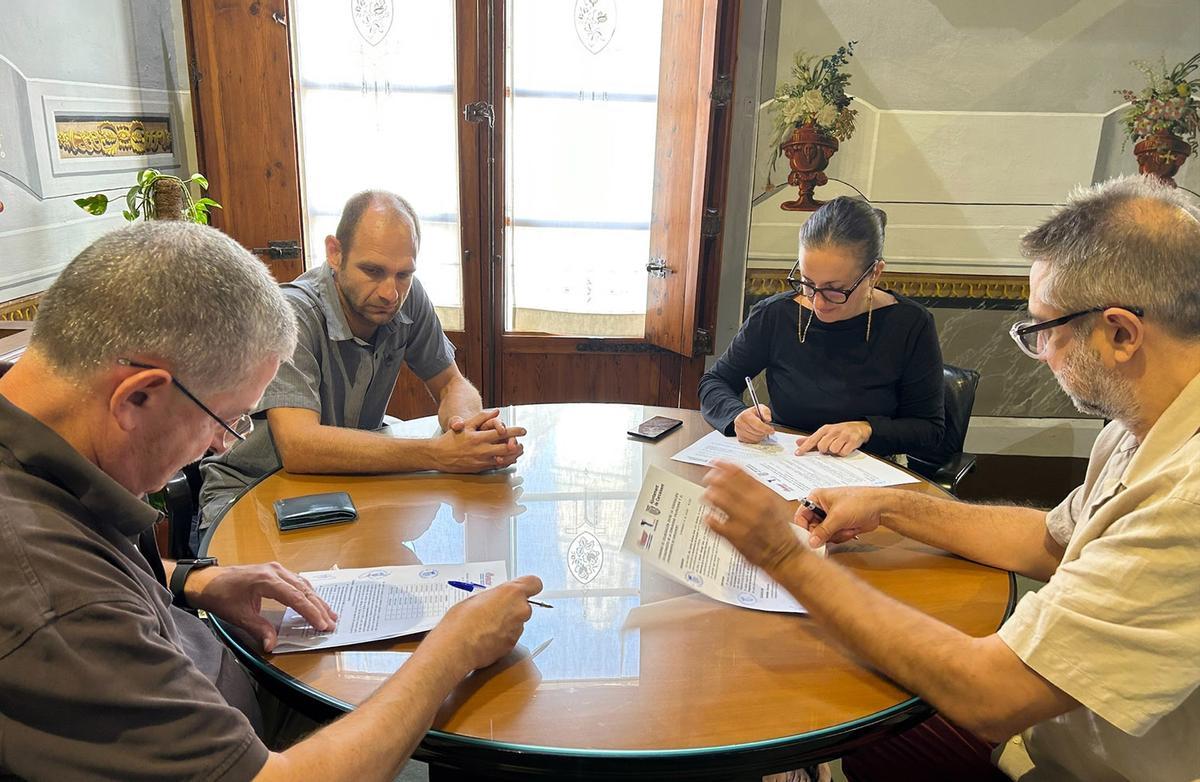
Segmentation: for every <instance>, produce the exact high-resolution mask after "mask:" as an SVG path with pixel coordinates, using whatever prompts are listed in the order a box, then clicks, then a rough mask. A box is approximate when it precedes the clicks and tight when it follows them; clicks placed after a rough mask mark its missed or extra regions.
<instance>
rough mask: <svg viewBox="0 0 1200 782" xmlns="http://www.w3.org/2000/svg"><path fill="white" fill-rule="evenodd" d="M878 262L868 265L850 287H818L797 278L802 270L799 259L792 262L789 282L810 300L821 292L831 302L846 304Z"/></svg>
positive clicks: (797, 291)
mask: <svg viewBox="0 0 1200 782" xmlns="http://www.w3.org/2000/svg"><path fill="white" fill-rule="evenodd" d="M876 263H879V262H878V261H875V263H872V264H871V265H870V266H868V267H867V270H866V271H865V272H863V273H862V275H861V276H859V278H858V279H857V280H855V281H854V284H853V285H851V286H850V287H849V288H818V287H817V286H816V285H813V284H812V283H811V282H808V281H806V280H802V279H797V277H796V272H797V271H799V270H800V261H799V260H797V261H796V262H795V263H794V264H792V270H791V271H790V272H788V276H787V282H788V285H790V286H792V290H794V291H795V292H796V293H799V294H800V295H801V296H803V297H804V298H806V299H809V300H810V301H811V300H812V299H814V298H815V297H816V295H817V294H818V293H819V294H821V298H823V299H825V301H827V302H829V303H830V304H845V303H846V302H847V301H849V300H850V294H852V293H854V291H855V289H856V288H858V286H859V285H862V281H863V280H865V279H867V275H868V274H870V273H871V272H872V271H874V270H875V264H876Z"/></svg>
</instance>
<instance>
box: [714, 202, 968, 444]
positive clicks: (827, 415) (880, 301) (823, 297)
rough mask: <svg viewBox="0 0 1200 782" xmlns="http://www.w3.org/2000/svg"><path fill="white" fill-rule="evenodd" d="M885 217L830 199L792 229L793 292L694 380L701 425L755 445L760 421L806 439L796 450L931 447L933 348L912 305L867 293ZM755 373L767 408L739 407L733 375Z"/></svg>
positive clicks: (927, 327) (936, 405) (739, 387)
mask: <svg viewBox="0 0 1200 782" xmlns="http://www.w3.org/2000/svg"><path fill="white" fill-rule="evenodd" d="M886 220H887V216H886V215H885V214H884V213H883V212H881V211H880V210H878V209H874V208H872V207H871V206H870V205H869V204H867V203H864V202H862V201H858V200H855V199H851V198H845V197H841V198H835V199H834V200H832V201H830V202H828V203H827V204H825V205H824V206H822V207H821V208H820V209H818V210H817V211H816V212H814V213H813V215H812V217H810V218H809V219H808V222H806V223H805V224H804V227H803V228H801V229H800V257H799V259H798V260H797V261H796V265H795V266H793V267H792V271H791V272H790V273H789V274H788V282H789V283H790V284H791V285H792V287H793V289H794V290H795V292H794V293H793V292H785V293H780V294H777V295H775V296H772V297H770V298H768V299H765V300H763V301H760V302H759V303H758V304H756V305H755V306H754V308H753V309H752V310H750V317H749V318H747V319H746V322H745V323H744V324H743V325H742V329H741V331H739V332H738V334H737V336H736V337H734V340H733V343H732V344H731V345H730V346H729V349H728V350H726V351H725V354H724V355H722V356H721V358H720V359H718V360H717V363H716V364H715V365H714V366H713V368H712V369H711V370H709V371H708V372H706V373H705V374H704V377H703V378H701V380H700V409H701V411H702V412H703V413H704V418H705V420H707V421H708V422H709V423H710V424H711V425H712V426H713V428H715V429H716V430H717V431H719V432H724V433H725V434H726V435H733V434H736V435H737V437H738V439H739V440H741V441H742V442H747V443H756V442H759V441H760V440H762V439H763V438H764V437H766V436H768V435H770V434H771V433H772V432H773V431H774V429H773V428H772V427H771V425H770V423H769V422H771V421H774V422H777V423H780V424H784V425H787V426H789V427H792V428H795V429H800V430H803V431H807V432H812V434H811V435H810V436H808V437H807V438H804V439H803V440H801V441H800V442H799V443H798V446H799V448H798V450H797V453H803V452H805V451H809V450H813V449H816V450H818V451H820V452H822V453H829V454H837V455H841V456H844V455H846V454H848V453H850V452H851V451H853V450H854V449H855V448H860V447H861V448H863V449H865V450H867V451H870V452H872V453H875V454H878V455H883V456H885V455H890V454H899V453H921V452H928V451H932V450H934V449H936V447H937V446H938V444H939V442H940V441H941V438H942V432H943V430H944V428H945V424H944V420H943V411H942V389H943V380H942V353H941V349H940V348H939V346H938V339H937V332H936V330H935V328H934V325H933V317H932V316H931V315H930V314H929V312H928V310H926V309H925V308H924V307H922V306H921V305H919V304H917V303H916V302H914V301H912V300H911V299H906V298H904V297H903V296H900V295H898V294H895V293H891V292H889V291H886V290H881V289H877V288H875V283H876V282H877V281H878V280H879V276H880V274H882V273H883V267H884V262H883V258H882V252H883V228H884V225H885V223H886ZM764 369H765V370H766V371H767V390H768V392H769V393H770V397H771V398H770V402H771V407H770V408H768V407H767V406H766V405H759V412H760V413H761V415H762V418H761V419H760V418H759V415H758V413H756V412H755V411H754V410H753V409H752V408H749V407H747V406H746V405H745V404H744V403H743V402H742V392H743V391H745V390H746V382H745V378H747V377H751V378H752V377H754V376H756V375H757V374H758V373H759V372H761V371H762V370H764Z"/></svg>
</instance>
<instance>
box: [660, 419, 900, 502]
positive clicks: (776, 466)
mask: <svg viewBox="0 0 1200 782" xmlns="http://www.w3.org/2000/svg"><path fill="white" fill-rule="evenodd" d="M802 439H804V438H803V436H802V435H794V434H784V433H782V432H776V433H775V434H773V435H771V437H769V438H767V439H766V440H764V441H763V442H761V443H756V444H754V445H750V444H747V443H740V442H738V440H737V438H736V437H725V436H724V435H722V434H721V433H720V432H709V433H708V434H706V435H705V436H704V437H701V438H700V439H699V440H697V441H696V442H694V443H692V444H691V445H689V446H688V447H687V448H684V449H683V450H682V451H680V452H679V453H677V454H675V455H674V456H672V457H671V458H672V459H674V460H675V461H677V462H686V463H687V464H700V465H708V464H712V462H713V461H715V460H716V459H724V460H725V461H727V462H734V463H735V464H740V465H741V466H742V467H743V468H745V470H746V472H748V473H750V474H751V475H753V476H754V477H755V478H757V479H758V480H760V481H762V482H763V483H765V484H766V485H767V486H769V487H771V488H772V489H774V490H775V492H776V493H778V494H779V495H780V496H781V497H783V498H784V499H785V500H798V499H800V498H801V497H807V496H808V493H809V492H811V491H812V490H813V489H825V488H829V487H831V486H895V485H897V484H901V483H916V482H917V479H916V478H914V477H913V476H911V475H909V474H908V473H906V472H904V470H901V469H898V468H896V467H893V466H892V465H891V464H888V463H887V462H885V461H882V460H880V459H875V458H873V457H870V456H867V455H866V454H865V453H863V452H862V451H854V452H853V453H851V454H850V455H849V456H829V455H827V454H823V453H816V452H815V451H810V452H809V453H806V454H803V455H801V456H797V455H796V443H797V442H798V441H800V440H802Z"/></svg>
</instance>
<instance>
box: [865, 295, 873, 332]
mask: <svg viewBox="0 0 1200 782" xmlns="http://www.w3.org/2000/svg"><path fill="white" fill-rule="evenodd" d="M874 309H875V289H874V288H871V289H870V290H869V291H867V338H866V340H865V341H866V342H870V341H871V313H872V312H873V311H874Z"/></svg>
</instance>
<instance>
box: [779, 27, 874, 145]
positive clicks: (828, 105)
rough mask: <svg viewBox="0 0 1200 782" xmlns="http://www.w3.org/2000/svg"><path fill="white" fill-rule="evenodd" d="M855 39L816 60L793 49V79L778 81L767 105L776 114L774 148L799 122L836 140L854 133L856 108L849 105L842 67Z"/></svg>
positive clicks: (846, 62) (849, 56)
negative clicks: (794, 51)
mask: <svg viewBox="0 0 1200 782" xmlns="http://www.w3.org/2000/svg"><path fill="white" fill-rule="evenodd" d="M856 43H858V41H850V42H849V43H847V44H846V45H845V46H839V47H838V50H837V51H836V52H834V53H833V54H830V55H827V56H825V57H822V58H820V59H819V60H818V59H817V58H816V56H814V55H809V54H805V53H804V52H796V55H795V61H794V63H793V64H792V76H793V77H795V80H794V81H790V82H786V83H784V84H781V85H780V86H779V89H778V90H776V92H775V98H774V100H772V101H771V105H770V111H771V113H772V114H774V116H775V138H774V144H775V147H776V148H778V147H779V145H780V144H782V143H783V142H784V141H786V140H787V138H788V136H790V135H791V132H792V128H798V127H800V126H801V125H812V126H813V127H814V128H815V129H817V130H818V131H820V132H822V133H826V134H828V135H830V136H832V137H833V138H835V139H837V140H838V141H845V140H847V139H848V138H850V137H851V136H852V135H854V116H855V114H857V113H858V112H856V111H855V110H854V109H852V108H850V96H849V95H847V94H846V86H847V85H848V84H849V83H850V74H848V73H844V72H843V71H842V68H844V67H846V65H847V64H849V62H850V58H851V57H852V56H853V55H854V45H855V44H856Z"/></svg>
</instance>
